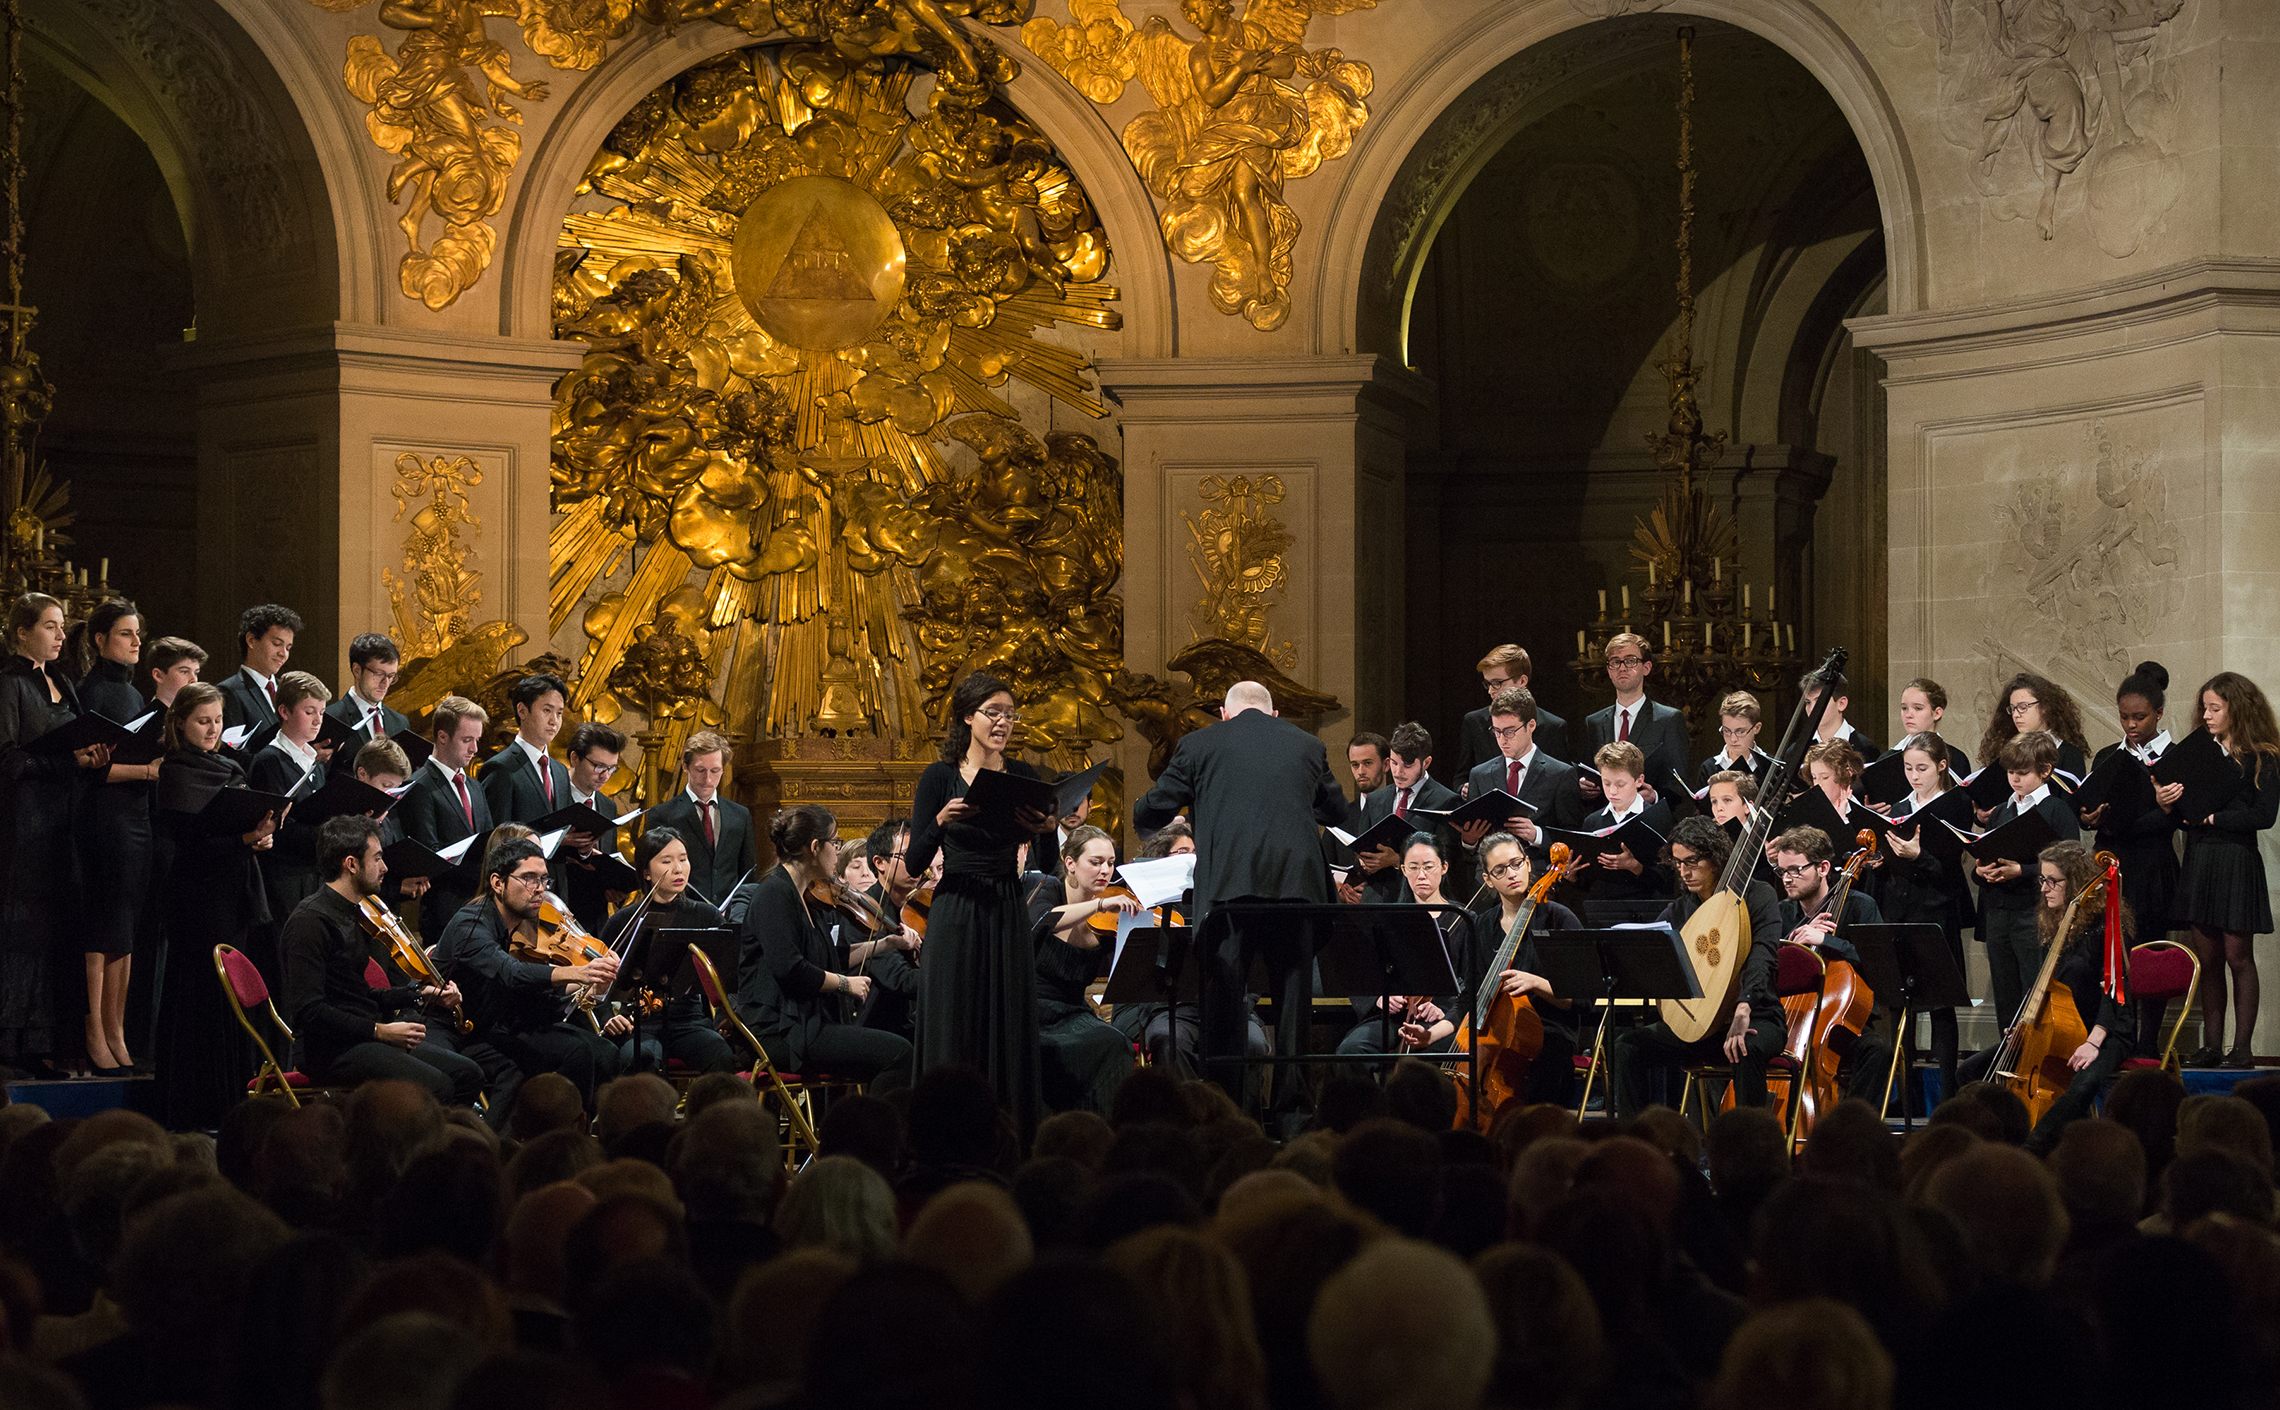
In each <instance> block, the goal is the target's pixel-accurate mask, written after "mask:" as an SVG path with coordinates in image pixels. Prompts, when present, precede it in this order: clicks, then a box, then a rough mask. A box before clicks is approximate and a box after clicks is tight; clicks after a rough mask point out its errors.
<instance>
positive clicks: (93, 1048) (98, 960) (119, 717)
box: [79, 600, 158, 1071]
mask: <svg viewBox="0 0 2280 1410" xmlns="http://www.w3.org/2000/svg"><path fill="white" fill-rule="evenodd" d="M85 630H86V637H85V643H86V646H87V647H88V648H89V649H90V650H92V651H93V653H94V655H95V661H94V664H93V665H91V666H89V667H88V669H87V674H86V675H85V676H83V677H81V678H80V681H79V703H80V704H81V705H82V706H83V707H85V708H86V709H89V710H93V711H94V712H95V713H97V714H99V715H103V716H106V717H108V718H109V719H111V720H113V721H115V722H117V723H119V724H122V725H131V724H133V723H134V722H135V721H136V720H138V719H140V718H141V717H142V716H143V715H144V714H146V713H148V712H149V710H150V703H149V702H148V701H147V700H145V699H144V698H143V693H142V692H141V691H139V690H137V689H135V666H136V663H138V662H139V661H140V660H141V659H142V614H141V613H140V612H139V611H137V610H136V608H135V605H134V604H133V603H131V602H119V601H115V600H114V601H111V602H106V603H104V604H103V605H102V606H100V607H98V608H96V609H95V610H94V611H93V612H91V613H89V614H88V616H87V623H86V629H85ZM157 782H158V760H156V759H153V760H151V761H150V762H149V763H146V764H121V763H115V762H114V763H112V764H111V765H109V766H108V768H107V769H106V771H105V772H104V775H103V778H102V781H101V782H100V783H99V784H98V785H97V786H96V787H95V788H93V789H92V790H91V791H90V796H89V799H88V809H87V825H86V826H84V827H82V828H81V829H80V830H79V840H80V848H79V855H80V868H81V875H82V878H83V880H84V881H85V883H86V893H85V894H86V900H85V903H84V904H85V914H84V917H83V923H84V925H85V929H84V930H83V931H82V932H81V935H80V948H81V949H82V951H83V952H84V963H85V965H86V969H87V1021H86V1028H87V1056H88V1060H89V1061H91V1062H92V1063H94V1064H95V1068H96V1070H97V1071H102V1070H103V1069H105V1068H110V1067H131V1066H133V1064H134V1057H133V1055H132V1054H130V1053H129V1052H128V1051H127V983H128V980H129V978H130V976H131V974H132V971H133V967H134V958H135V933H136V931H137V930H138V929H140V922H141V919H142V912H143V905H144V899H145V898H146V897H147V896H148V895H149V893H150V884H151V873H150V864H151V833H150V828H151V822H150V800H151V791H152V786H153V785H155V784H156V783H157Z"/></svg>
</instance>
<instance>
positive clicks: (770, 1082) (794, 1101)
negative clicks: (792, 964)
mask: <svg viewBox="0 0 2280 1410" xmlns="http://www.w3.org/2000/svg"><path fill="white" fill-rule="evenodd" d="M689 958H690V959H692V960H694V961H695V962H696V966H697V987H698V988H700V989H702V990H703V991H704V994H705V1006H706V1007H707V1008H709V1009H710V1010H712V1018H713V1025H714V1026H715V1027H716V1028H718V1029H720V1032H721V1036H722V1037H724V1038H727V1039H728V1040H729V1041H730V1042H741V1043H742V1044H744V1046H745V1047H747V1048H750V1049H751V1050H752V1056H753V1063H752V1070H751V1071H750V1072H748V1073H746V1074H745V1080H746V1081H747V1082H750V1083H751V1084H752V1085H753V1086H754V1087H755V1088H762V1089H764V1090H763V1092H762V1095H763V1096H766V1095H769V1094H773V1095H774V1096H775V1098H776V1108H777V1110H778V1111H780V1112H781V1113H782V1114H783V1120H784V1130H785V1134H786V1135H787V1136H788V1137H789V1139H787V1140H786V1141H785V1142H784V1165H785V1168H787V1169H790V1170H797V1169H799V1168H800V1166H801V1165H803V1164H804V1163H806V1161H807V1159H808V1157H810V1156H813V1155H816V1154H818V1153H820V1152H821V1151H822V1149H823V1140H822V1138H821V1137H820V1136H818V1135H817V1134H816V1129H815V1106H814V1104H813V1101H812V1099H811V1098H810V1096H809V1094H808V1093H809V1088H810V1086H811V1085H820V1084H811V1083H810V1082H808V1081H805V1080H803V1079H802V1078H801V1077H800V1075H799V1074H798V1073H796V1072H778V1071H777V1070H776V1065H775V1064H774V1063H772V1062H770V1061H768V1050H767V1049H766V1048H764V1047H762V1046H761V1045H760V1040H759V1039H758V1038H755V1037H753V1036H752V1030H751V1029H749V1028H747V1027H745V1026H744V1019H743V1017H742V1016H741V1015H739V1014H738V1013H737V1011H736V1006H735V1005H734V1004H732V1003H730V1002H729V1001H728V988H727V986H726V985H724V984H722V983H721V982H720V971H719V970H718V969H716V968H714V967H713V962H712V956H710V955H708V954H706V953H705V952H704V950H703V949H701V948H700V947H698V946H695V945H691V946H690V947H689Z"/></svg>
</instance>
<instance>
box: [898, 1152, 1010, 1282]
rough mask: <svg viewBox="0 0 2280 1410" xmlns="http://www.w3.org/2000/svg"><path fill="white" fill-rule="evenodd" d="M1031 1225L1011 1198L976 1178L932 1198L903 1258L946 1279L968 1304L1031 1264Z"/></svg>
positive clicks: (914, 1222) (907, 1240) (905, 1245)
mask: <svg viewBox="0 0 2280 1410" xmlns="http://www.w3.org/2000/svg"><path fill="white" fill-rule="evenodd" d="M1031 1254H1032V1245H1031V1243H1030V1238H1029V1227H1028V1225H1027V1224H1025V1223H1024V1222H1023V1221H1022V1218H1021V1210H1020V1209H1019V1208H1018V1207H1017V1206H1016V1205H1015V1204H1014V1202H1013V1197H1012V1196H1011V1195H1008V1194H1007V1193H1006V1192H1005V1191H1004V1190H1001V1189H999V1188H998V1187H997V1186H995V1185H986V1184H983V1183H981V1182H980V1181H978V1180H973V1181H967V1182H966V1183H964V1184H958V1185H952V1186H951V1187H950V1188H949V1189H946V1190H944V1191H943V1192H942V1193H940V1194H938V1195H936V1196H935V1197H934V1198H933V1199H931V1200H928V1201H927V1203H926V1207H925V1208H924V1209H921V1210H920V1211H919V1212H918V1217H917V1218H916V1219H914V1220H912V1221H911V1225H910V1232H909V1233H908V1234H906V1235H905V1236H904V1238H903V1257H904V1258H905V1259H907V1260H908V1261H910V1262H912V1263H915V1264H918V1265H919V1266H920V1267H923V1268H931V1269H933V1270H934V1271H935V1272H937V1273H940V1274H942V1276H944V1277H946V1278H948V1279H949V1280H950V1282H951V1284H952V1285H953V1286H954V1287H956V1288H957V1290H958V1293H959V1296H961V1297H963V1298H965V1300H966V1302H967V1304H968V1305H969V1306H980V1305H981V1303H982V1302H983V1301H985V1300H986V1299H987V1298H988V1297H989V1295H990V1294H991V1293H992V1292H993V1291H995V1290H996V1288H997V1287H998V1285H999V1284H1000V1283H1003V1282H1004V1281H1005V1280H1006V1279H1007V1278H1009V1277H1011V1276H1013V1274H1014V1273H1016V1272H1018V1271H1020V1270H1021V1269H1023V1268H1026V1267H1027V1266H1029V1260H1030V1257H1031Z"/></svg>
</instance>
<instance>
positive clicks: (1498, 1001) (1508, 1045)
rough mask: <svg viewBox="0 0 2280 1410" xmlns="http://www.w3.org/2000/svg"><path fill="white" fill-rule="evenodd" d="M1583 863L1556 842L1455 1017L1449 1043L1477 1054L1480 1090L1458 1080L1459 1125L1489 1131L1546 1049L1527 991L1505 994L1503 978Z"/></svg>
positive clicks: (1514, 1100) (1475, 1062) (1541, 1024)
mask: <svg viewBox="0 0 2280 1410" xmlns="http://www.w3.org/2000/svg"><path fill="white" fill-rule="evenodd" d="M1583 864H1584V859H1583V858H1581V857H1577V856H1573V855H1571V854H1570V852H1569V849H1568V846H1567V844H1566V843H1564V842H1555V843H1553V844H1552V851H1551V864H1550V865H1549V866H1548V867H1546V868H1545V869H1544V874H1543V875H1542V876H1540V877H1538V878H1537V879H1536V884H1535V885H1533V886H1531V887H1529V888H1528V894H1527V896H1526V898H1524V899H1523V900H1522V901H1521V903H1520V911H1519V913H1518V914H1517V915H1515V916H1514V917H1513V918H1512V924H1511V925H1509V926H1507V927H1506V928H1505V931H1504V943H1502V944H1501V945H1499V946H1497V948H1496V956H1495V958H1494V959H1493V960H1491V961H1490V962H1489V965H1488V968H1487V970H1486V971H1485V972H1484V973H1483V974H1482V975H1481V980H1480V992H1479V994H1478V995H1477V996H1476V997H1475V998H1474V1000H1473V1006H1472V1011H1471V1012H1469V1013H1467V1014H1466V1015H1465V1016H1464V1017H1463V1018H1461V1019H1460V1020H1458V1022H1457V1031H1456V1033H1455V1035H1454V1036H1453V1037H1452V1039H1451V1043H1452V1044H1453V1046H1454V1049H1455V1051H1457V1052H1460V1053H1464V1052H1469V1053H1471V1054H1472V1055H1473V1069H1474V1072H1475V1074H1476V1075H1477V1077H1478V1079H1479V1082H1478V1085H1479V1089H1480V1101H1479V1104H1478V1105H1477V1106H1476V1105H1475V1104H1474V1102H1473V1086H1474V1084H1472V1083H1465V1082H1460V1083H1458V1084H1457V1120H1456V1125H1457V1126H1458V1127H1459V1128H1469V1129H1471V1130H1475V1131H1486V1130H1487V1129H1488V1127H1489V1124H1490V1123H1491V1122H1493V1121H1495V1120H1496V1116H1497V1113H1498V1112H1501V1111H1503V1110H1504V1109H1505V1108H1506V1107H1507V1106H1510V1105H1513V1104H1516V1103H1517V1102H1518V1101H1519V1100H1520V1092H1521V1088H1522V1085H1523V1084H1524V1083H1525V1082H1526V1081H1527V1078H1528V1068H1529V1067H1530V1065H1532V1064H1533V1063H1534V1062H1535V1060H1536V1055H1537V1054H1538V1053H1541V1052H1542V1051H1543V1050H1544V1020H1543V1018H1542V1017H1541V1016H1540V1015H1539V1014H1538V1013H1537V1012H1536V1007H1535V1005H1534V1004H1532V1003H1530V1002H1529V1001H1528V999H1527V998H1526V997H1525V996H1522V997H1519V998H1515V997H1513V996H1512V995H1510V994H1507V993H1505V992H1504V985H1503V983H1502V982H1501V978H1502V976H1503V974H1504V972H1505V971H1506V970H1508V969H1510V968H1512V957H1513V956H1514V955H1516V954H1518V953H1519V950H1520V942H1521V941H1523V940H1525V939H1527V937H1528V926H1529V924H1530V923H1531V922H1533V921H1534V920H1535V918H1536V908H1537V907H1538V906H1540V905H1542V904H1543V903H1544V901H1545V899H1546V898H1548V897H1549V896H1550V895H1551V894H1552V888H1553V887H1555V886H1557V885H1559V884H1560V882H1561V881H1562V880H1564V879H1566V878H1567V877H1570V876H1573V875H1574V874H1575V873H1576V872H1577V871H1579V870H1580V869H1581V868H1582V867H1583Z"/></svg>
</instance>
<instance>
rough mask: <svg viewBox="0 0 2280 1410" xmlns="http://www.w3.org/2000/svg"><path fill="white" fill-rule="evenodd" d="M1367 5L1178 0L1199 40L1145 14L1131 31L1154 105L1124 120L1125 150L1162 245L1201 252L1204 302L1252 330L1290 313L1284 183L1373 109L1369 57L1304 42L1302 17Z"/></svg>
mask: <svg viewBox="0 0 2280 1410" xmlns="http://www.w3.org/2000/svg"><path fill="white" fill-rule="evenodd" d="M1376 3H1377V0H1249V3H1248V4H1246V5H1245V6H1244V9H1243V13H1242V15H1241V17H1240V18H1238V17H1237V15H1236V14H1235V10H1234V6H1233V5H1232V4H1231V3H1230V0H1182V3H1181V5H1180V13H1181V15H1182V16H1183V17H1184V18H1185V19H1186V20H1187V21H1188V23H1190V24H1192V25H1194V26H1195V27H1196V29H1197V30H1199V31H1200V34H1199V35H1198V36H1197V37H1196V38H1194V39H1189V38H1186V37H1185V36H1183V35H1181V34H1180V33H1179V32H1178V31H1176V30H1174V29H1173V28H1172V25H1171V23H1170V22H1169V21H1168V20H1166V19H1165V18H1164V17H1163V16H1161V15H1156V16H1152V17H1151V18H1150V19H1149V20H1148V22H1147V23H1146V24H1145V25H1143V26H1141V28H1140V30H1139V31H1138V32H1137V33H1135V34H1133V35H1132V36H1131V38H1130V40H1129V43H1130V46H1131V49H1132V52H1133V54H1134V55H1135V56H1136V59H1137V64H1136V67H1137V68H1138V71H1139V75H1140V81H1141V82H1142V83H1144V84H1146V85H1147V88H1148V92H1149V95H1150V96H1151V97H1153V98H1154V99H1155V100H1156V106H1157V111H1155V112H1152V113H1143V114H1141V115H1140V116H1139V117H1136V118H1134V119H1133V120H1132V121H1131V122H1130V123H1127V124H1126V125H1125V128H1124V150H1125V151H1126V152H1127V153H1128V154H1129V155H1130V156H1131V158H1132V161H1133V164H1134V165H1135V166H1136V167H1137V168H1138V169H1139V172H1140V176H1141V179H1142V180H1144V181H1145V182H1147V184H1148V189H1149V190H1150V191H1151V192H1153V193H1154V194H1155V196H1156V198H1157V199H1158V200H1159V201H1161V202H1162V203H1163V216H1162V225H1163V233H1164V245H1165V247H1166V248H1167V249H1169V250H1170V251H1171V252H1172V253H1173V254H1175V255H1177V256H1178V257H1179V258H1181V259H1183V260H1186V261H1187V262H1188V263H1190V264H1202V263H1206V262H1209V263H1210V264H1211V265H1212V276H1211V303H1212V307H1214V308H1216V309H1218V310H1219V311H1220V312H1221V313H1227V314H1236V315H1239V316H1241V317H1242V318H1244V319H1246V320H1248V321H1249V322H1250V323H1251V325H1252V326H1253V327H1255V328H1257V329H1259V330H1260V331H1262V332H1272V331H1273V330H1274V329H1276V328H1280V327H1281V326H1282V324H1283V321H1284V320H1285V319H1287V318H1289V317H1290V279H1291V249H1292V247H1293V246H1295V245H1296V244H1297V243H1298V231H1299V222H1298V217H1297V215H1296V214H1294V213H1293V212H1292V210H1291V208H1290V204H1289V203H1288V202H1287V201H1285V200H1284V199H1283V183H1284V182H1285V181H1288V180H1292V179H1295V178H1298V177H1303V176H1306V175H1308V174H1310V173H1312V172H1313V171H1314V170H1315V169H1316V168H1318V167H1320V166H1321V165H1322V163H1323V162H1325V161H1328V160H1330V159H1332V158H1335V157H1340V156H1344V155H1345V154H1346V152H1347V150H1348V149H1349V148H1351V147H1352V146H1353V143H1354V134H1355V133H1356V132H1358V131H1360V129H1361V126H1362V124H1363V123H1365V122H1367V121H1368V120H1369V115H1370V114H1369V106H1368V104H1367V103H1365V102H1364V101H1363V100H1364V99H1366V98H1367V97H1368V96H1369V94H1370V89H1371V86H1372V84H1373V82H1374V80H1373V79H1372V77H1371V75H1370V70H1369V66H1368V65H1367V64H1362V63H1357V62H1355V61H1353V60H1351V59H1348V58H1347V57H1346V56H1345V55H1344V54H1342V53H1340V52H1339V51H1338V50H1336V49H1317V50H1308V49H1307V48H1306V47H1305V39H1306V26H1307V22H1308V21H1309V20H1311V19H1312V18H1313V17H1314V16H1315V15H1318V14H1320V15H1337V14H1344V13H1346V12H1347V11H1350V10H1359V9H1367V8H1371V7H1373V6H1374V5H1375V4H1376ZM1300 85H1303V86H1300Z"/></svg>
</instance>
